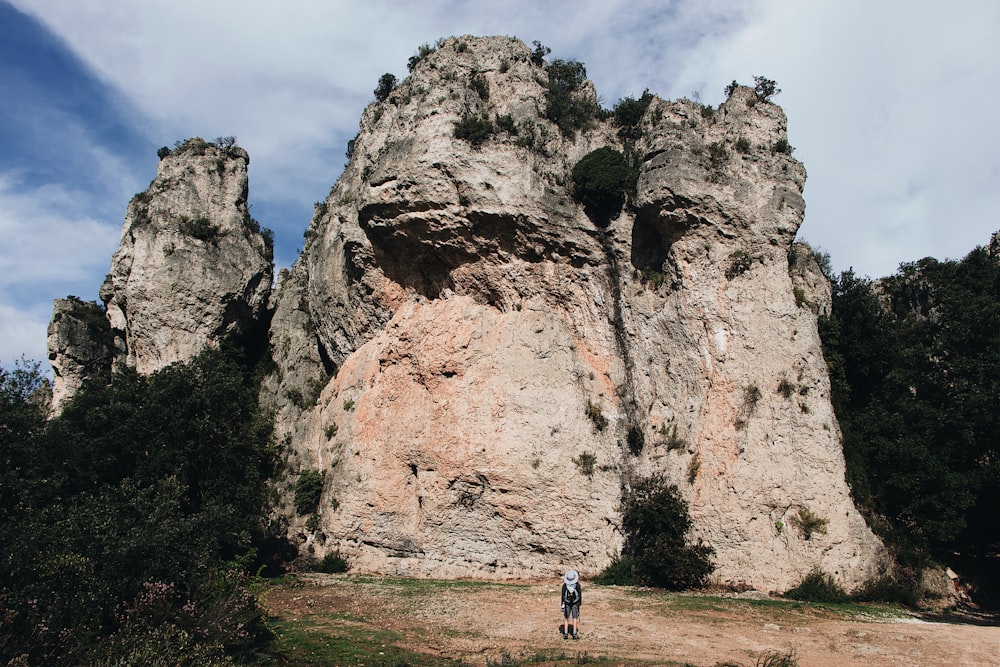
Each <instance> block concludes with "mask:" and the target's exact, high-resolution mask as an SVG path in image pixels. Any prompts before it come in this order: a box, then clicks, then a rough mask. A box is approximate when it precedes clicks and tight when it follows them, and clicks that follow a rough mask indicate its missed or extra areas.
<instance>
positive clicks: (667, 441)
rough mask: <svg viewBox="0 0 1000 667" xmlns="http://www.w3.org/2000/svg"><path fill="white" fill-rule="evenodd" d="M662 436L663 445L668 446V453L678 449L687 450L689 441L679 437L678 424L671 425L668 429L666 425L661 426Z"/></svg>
mask: <svg viewBox="0 0 1000 667" xmlns="http://www.w3.org/2000/svg"><path fill="white" fill-rule="evenodd" d="M660 436H662V437H663V441H662V443H661V444H664V445H666V446H667V451H668V452H672V451H675V450H678V449H687V441H686V440H684V438H682V437H680V436H679V435H677V424H671V425H670V428H667V425H666V423H664V424H661V425H660Z"/></svg>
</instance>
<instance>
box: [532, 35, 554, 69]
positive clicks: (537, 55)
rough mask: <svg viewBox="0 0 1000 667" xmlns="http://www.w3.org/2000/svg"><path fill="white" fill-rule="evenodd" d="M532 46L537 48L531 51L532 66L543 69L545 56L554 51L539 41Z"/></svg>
mask: <svg viewBox="0 0 1000 667" xmlns="http://www.w3.org/2000/svg"><path fill="white" fill-rule="evenodd" d="M532 45H533V46H534V47H535V48H534V49H533V50H532V51H531V64H532V65H534V66H535V67H541V66H542V65H544V64H545V56H547V55H549V54H550V53H552V49H550V48H549V47H547V46H544V45H543V44H542V43H541V42H539V41H538V40H537V39H536V40H535V41H533V42H532Z"/></svg>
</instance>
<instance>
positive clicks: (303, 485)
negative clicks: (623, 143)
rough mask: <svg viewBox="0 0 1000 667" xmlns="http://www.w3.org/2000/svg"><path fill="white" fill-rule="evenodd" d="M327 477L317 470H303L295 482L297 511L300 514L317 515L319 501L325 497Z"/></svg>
mask: <svg viewBox="0 0 1000 667" xmlns="http://www.w3.org/2000/svg"><path fill="white" fill-rule="evenodd" d="M325 481H326V475H325V474H323V473H321V472H318V471H316V470H303V471H302V474H300V475H299V478H298V479H297V480H296V481H295V511H296V512H298V513H299V514H302V515H306V514H315V513H316V510H317V509H318V508H319V499H320V496H321V495H323V483H324V482H325Z"/></svg>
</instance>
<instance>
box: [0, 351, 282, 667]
mask: <svg viewBox="0 0 1000 667" xmlns="http://www.w3.org/2000/svg"><path fill="white" fill-rule="evenodd" d="M40 386H41V380H40V379H38V372H37V367H35V369H34V371H33V372H29V373H26V374H19V373H8V372H6V371H2V370H0V400H2V401H3V402H4V404H3V405H2V406H0V407H2V411H0V445H2V447H3V455H4V456H3V464H4V468H3V475H4V478H3V480H2V481H3V482H4V486H3V489H2V491H0V497H2V499H3V505H2V508H0V511H2V517H0V518H2V521H0V542H2V543H3V545H4V558H2V559H0V664H7V663H8V662H10V661H12V660H14V659H15V658H17V661H16V662H17V664H20V663H21V662H22V661H26V663H25V664H53V665H76V664H98V663H99V664H119V663H120V661H121V660H124V659H125V658H126V657H129V656H131V657H134V656H135V655H137V652H139V649H140V647H142V646H157V655H158V656H161V657H162V656H169V657H170V660H169V662H171V664H174V663H176V664H216V663H218V664H221V663H222V662H224V660H223V659H224V658H226V656H230V657H238V656H243V655H245V654H252V653H254V652H257V651H258V650H259V649H260V647H261V646H262V644H263V643H264V642H266V641H267V639H268V637H269V636H270V634H269V631H268V630H267V628H266V626H265V625H264V623H263V615H262V613H261V611H260V610H259V609H258V608H257V607H256V603H255V602H254V601H253V597H252V595H250V594H249V592H248V590H247V589H246V581H245V579H244V578H242V576H243V575H241V574H240V572H239V571H238V569H237V570H234V569H233V565H232V563H233V561H235V560H238V559H243V560H244V562H247V561H248V560H250V559H252V554H253V553H254V544H255V543H260V542H261V540H262V537H263V531H262V528H261V520H262V517H263V516H264V513H265V498H266V497H265V486H264V483H265V480H266V479H267V477H268V475H269V473H270V471H271V468H272V461H273V452H272V449H271V425H270V420H269V418H268V417H267V415H266V414H264V413H263V412H262V411H261V410H260V409H259V408H258V405H257V391H256V389H257V387H256V384H255V382H254V375H253V373H252V369H251V367H250V364H249V363H248V362H247V361H246V360H245V358H244V357H243V355H242V354H241V353H240V352H239V351H237V350H234V349H230V348H228V347H227V348H226V349H224V350H212V351H206V352H204V353H202V354H201V355H200V356H199V357H197V358H196V359H194V360H193V361H191V362H190V363H188V364H175V365H172V366H169V367H168V368H166V369H163V370H162V371H160V372H158V373H156V374H154V375H152V376H148V377H146V376H140V375H138V374H137V373H135V372H134V371H123V372H121V373H119V374H117V375H115V376H114V377H113V378H112V379H111V381H110V382H109V381H108V378H106V377H105V378H97V379H94V380H91V381H89V382H88V383H87V384H85V385H84V387H83V388H82V389H81V390H80V391H79V392H78V393H77V394H76V396H74V397H73V399H72V400H70V401H69V402H68V403H67V404H66V405H65V407H64V409H63V412H62V413H61V414H60V416H59V417H57V418H54V419H52V420H51V421H49V422H47V423H46V422H44V416H45V412H44V409H40V408H39V407H38V406H37V405H36V403H35V401H36V399H35V396H37V394H38V388H39V387H40ZM8 482H9V483H10V486H8ZM154 602H155V604H153V603H154ZM164 633H166V635H165V634H164ZM167 635H169V637H172V638H173V640H174V642H175V643H174V644H170V643H169V642H165V641H164V637H165V636H167ZM207 656H211V657H212V659H211V660H208V658H207Z"/></svg>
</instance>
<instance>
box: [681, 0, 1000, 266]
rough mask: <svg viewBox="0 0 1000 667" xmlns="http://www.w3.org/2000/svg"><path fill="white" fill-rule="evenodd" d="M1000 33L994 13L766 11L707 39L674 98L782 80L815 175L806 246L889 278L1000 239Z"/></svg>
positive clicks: (844, 1)
mask: <svg viewBox="0 0 1000 667" xmlns="http://www.w3.org/2000/svg"><path fill="white" fill-rule="evenodd" d="M998 29H1000V5H998V4H997V3H994V2H985V1H984V2H974V1H966V2H956V3H950V4H942V3H936V2H925V1H921V2H910V1H907V2H880V3H871V2H861V1H858V0H839V1H837V2H832V1H823V2H820V1H813V2H808V3H803V2H787V1H783V0H770V1H766V2H761V3H760V4H759V6H758V7H757V10H756V11H754V12H752V13H749V14H748V20H747V22H746V23H745V24H744V25H742V26H740V27H739V28H738V29H737V30H736V31H735V32H734V33H733V34H730V35H722V36H719V37H717V38H713V39H708V40H705V41H703V42H702V43H701V44H700V45H699V46H698V48H697V49H695V50H694V51H693V52H692V53H691V54H690V56H689V58H688V63H687V66H686V67H685V70H684V71H683V72H682V74H681V76H680V77H679V79H678V82H677V84H676V85H675V87H674V93H675V94H677V93H681V92H683V91H684V90H687V89H691V88H697V87H698V86H700V85H704V84H705V82H711V81H729V80H730V79H733V78H735V79H738V80H740V81H742V82H750V81H752V78H751V77H752V76H753V75H757V74H763V75H765V76H768V77H770V78H774V79H776V80H777V81H778V83H779V85H781V87H782V88H784V91H785V92H784V93H783V94H782V95H781V96H780V97H778V98H777V100H776V101H778V102H779V103H781V104H782V106H783V107H784V108H785V111H786V113H787V114H788V116H789V137H790V141H791V143H792V144H793V145H795V146H796V147H797V148H798V150H797V151H796V157H798V158H799V159H800V160H802V161H803V162H804V163H805V165H806V167H807V169H808V170H809V180H808V181H807V185H806V192H805V196H806V203H807V212H806V222H805V224H804V225H803V228H802V230H801V236H803V237H804V238H806V239H807V240H809V241H810V242H812V243H814V244H816V245H819V246H821V247H823V248H824V249H825V250H827V251H829V252H830V253H831V256H832V259H833V262H834V266H835V268H837V269H846V268H848V267H849V266H854V268H855V269H856V271H857V272H858V273H861V274H867V275H871V276H873V277H875V276H882V275H887V274H889V273H892V272H893V271H895V269H896V267H897V265H898V263H899V262H901V261H910V260H916V259H919V258H921V257H924V256H928V255H929V256H934V257H938V258H940V259H944V258H959V257H961V256H964V255H965V254H966V253H967V252H968V251H969V250H971V249H972V248H973V247H974V246H976V245H980V244H984V243H986V242H988V241H989V238H990V234H991V233H992V232H993V231H996V230H997V229H998V228H1000V219H998V217H997V215H996V210H997V209H998V208H1000V188H998V187H997V183H998V179H997V177H996V176H997V164H998V161H997V157H996V156H997V155H1000V133H997V132H996V131H995V130H994V129H993V128H992V127H990V126H989V125H990V124H991V121H989V120H987V119H986V118H985V117H984V116H983V115H982V114H983V111H984V110H986V109H994V108H997V106H998V105H1000V86H998V84H1000V43H998V41H997V40H996V34H997V30H998ZM711 92H712V93H713V97H714V100H715V101H717V100H718V99H719V97H721V89H719V90H714V89H713V90H712V91H711ZM706 99H711V98H710V97H709V96H708V95H706Z"/></svg>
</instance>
